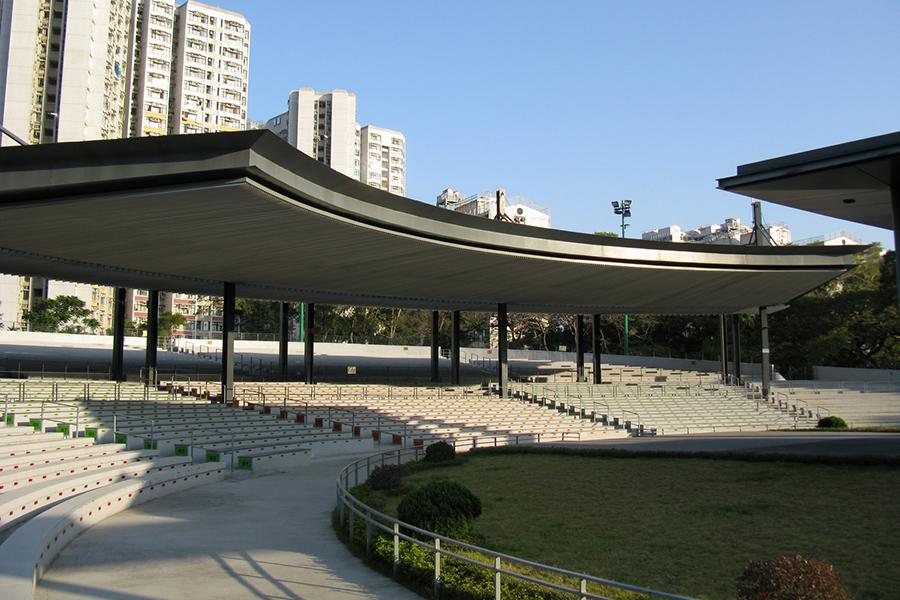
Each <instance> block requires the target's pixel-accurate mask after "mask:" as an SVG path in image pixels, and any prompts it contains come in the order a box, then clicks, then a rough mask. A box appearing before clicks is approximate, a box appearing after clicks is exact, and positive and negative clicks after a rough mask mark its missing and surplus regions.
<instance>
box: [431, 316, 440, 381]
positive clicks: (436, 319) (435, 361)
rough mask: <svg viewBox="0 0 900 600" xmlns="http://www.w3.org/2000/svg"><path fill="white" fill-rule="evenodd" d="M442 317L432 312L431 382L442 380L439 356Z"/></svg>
mask: <svg viewBox="0 0 900 600" xmlns="http://www.w3.org/2000/svg"><path fill="white" fill-rule="evenodd" d="M440 328H441V315H440V313H439V312H438V311H436V310H433V311H431V381H433V382H438V381H440V380H441V371H440V357H439V356H438V336H439V335H440Z"/></svg>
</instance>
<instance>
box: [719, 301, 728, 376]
mask: <svg viewBox="0 0 900 600" xmlns="http://www.w3.org/2000/svg"><path fill="white" fill-rule="evenodd" d="M726 335H727V334H726V333H725V315H719V363H720V365H721V366H720V367H719V368H720V369H721V373H722V383H723V384H726V383H728V339H727V338H726Z"/></svg>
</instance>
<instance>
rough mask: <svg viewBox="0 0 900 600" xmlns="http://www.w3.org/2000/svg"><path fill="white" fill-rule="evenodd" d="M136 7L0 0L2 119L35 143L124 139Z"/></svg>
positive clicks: (115, 0)
mask: <svg viewBox="0 0 900 600" xmlns="http://www.w3.org/2000/svg"><path fill="white" fill-rule="evenodd" d="M133 6H134V5H133V0H0V121H2V122H3V124H4V125H5V126H6V127H7V128H8V129H10V130H11V131H13V133H15V134H17V135H19V136H20V137H22V138H23V139H25V140H26V141H28V142H30V143H32V144H38V143H46V142H55V141H60V142H64V141H78V140H89V139H100V138H110V137H121V136H122V135H123V132H124V131H125V129H124V127H125V123H126V121H127V118H126V116H127V113H126V111H125V109H124V107H125V105H126V96H127V89H128V85H127V75H126V73H127V72H128V70H129V64H128V61H129V51H130V47H131V45H132V39H133V24H132V12H133ZM2 143H3V144H4V145H9V144H11V143H14V142H12V140H9V139H5V138H4V140H3V141H2Z"/></svg>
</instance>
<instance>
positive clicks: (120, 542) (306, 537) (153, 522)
mask: <svg viewBox="0 0 900 600" xmlns="http://www.w3.org/2000/svg"><path fill="white" fill-rule="evenodd" d="M351 460H353V459H352V457H347V456H344V457H339V458H333V457H327V458H325V459H322V460H319V461H314V462H313V463H312V464H311V465H309V466H308V467H304V468H302V469H298V470H296V471H293V472H291V473H283V474H278V475H270V476H261V477H245V478H236V479H231V480H226V481H224V482H221V483H215V484H211V485H207V486H202V487H199V488H196V489H193V490H188V491H185V492H182V493H179V494H174V495H172V496H169V497H166V498H162V499H160V500H156V501H153V502H150V503H147V504H145V505H142V506H138V507H135V508H133V509H131V510H128V511H126V512H124V513H121V514H119V515H116V516H115V517H111V518H109V519H107V520H106V521H104V522H102V523H100V524H99V525H97V526H96V527H94V528H92V529H90V530H88V531H87V532H85V533H84V534H83V535H82V536H81V537H79V538H78V539H77V540H75V542H74V543H72V544H71V545H70V546H69V547H68V548H66V550H65V551H63V553H62V554H61V555H60V557H59V558H58V559H57V561H56V562H55V563H54V564H53V566H52V567H51V568H50V571H49V572H48V573H47V574H46V575H45V576H44V579H43V580H42V581H41V582H40V584H39V585H38V588H37V591H36V593H35V598H36V599H39V600H73V599H76V598H78V599H87V598H101V599H113V598H115V599H121V600H146V599H150V598H190V599H191V600H204V599H207V598H208V599H210V600H221V599H223V598H228V599H232V598H251V599H252V598H263V599H289V600H296V599H301V598H303V599H306V598H309V599H313V598H314V599H317V600H318V599H323V600H328V599H332V598H334V599H338V598H349V599H400V600H402V599H405V598H409V599H413V598H419V596H417V595H415V594H413V593H412V592H410V591H408V590H406V589H405V588H402V587H400V586H399V585H397V584H395V583H394V582H393V581H391V580H390V579H388V578H386V577H384V576H382V575H379V574H378V573H376V572H375V571H372V570H370V569H369V568H368V567H366V566H364V565H363V564H362V562H361V561H359V560H358V559H356V558H355V557H354V556H352V555H351V554H350V553H349V552H348V551H347V550H346V549H345V548H344V546H343V545H342V544H341V543H340V542H339V541H338V540H337V538H336V537H335V535H334V532H333V530H332V528H331V510H332V508H333V506H334V498H335V491H334V481H335V476H336V474H337V472H338V471H339V470H340V468H341V467H342V466H343V465H345V464H347V463H349V462H350V461H351Z"/></svg>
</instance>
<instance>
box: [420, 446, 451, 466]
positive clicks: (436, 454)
mask: <svg viewBox="0 0 900 600" xmlns="http://www.w3.org/2000/svg"><path fill="white" fill-rule="evenodd" d="M454 458H456V448H454V447H453V446H451V445H450V444H448V443H447V442H435V443H434V444H431V445H430V446H428V447H427V448H425V460H426V462H432V463H436V462H447V461H448V460H453V459H454Z"/></svg>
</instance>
